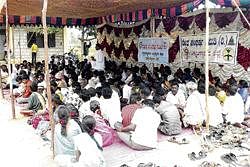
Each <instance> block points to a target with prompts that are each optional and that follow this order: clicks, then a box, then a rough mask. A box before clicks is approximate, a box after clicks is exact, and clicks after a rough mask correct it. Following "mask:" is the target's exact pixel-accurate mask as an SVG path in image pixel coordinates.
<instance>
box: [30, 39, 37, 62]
mask: <svg viewBox="0 0 250 167" xmlns="http://www.w3.org/2000/svg"><path fill="white" fill-rule="evenodd" d="M31 52H32V64H33V65H35V64H36V54H37V52H38V46H37V44H36V43H35V42H33V44H32V46H31Z"/></svg>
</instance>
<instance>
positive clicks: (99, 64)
mask: <svg viewBox="0 0 250 167" xmlns="http://www.w3.org/2000/svg"><path fill="white" fill-rule="evenodd" d="M104 56H105V53H104V52H103V51H102V50H97V51H96V56H95V59H96V61H95V67H93V68H94V69H95V70H99V71H103V70H104V66H105V64H104V63H105V60H104Z"/></svg>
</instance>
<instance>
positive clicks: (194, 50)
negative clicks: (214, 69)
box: [180, 31, 239, 64]
mask: <svg viewBox="0 0 250 167" xmlns="http://www.w3.org/2000/svg"><path fill="white" fill-rule="evenodd" d="M238 40H239V32H238V31H225V32H219V33H210V34H209V42H208V44H209V50H208V53H209V62H210V63H219V64H236V60H237V50H238ZM180 56H181V58H182V61H183V62H204V61H205V34H199V35H190V36H185V37H180Z"/></svg>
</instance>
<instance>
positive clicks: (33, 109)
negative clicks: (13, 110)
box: [21, 82, 46, 114]
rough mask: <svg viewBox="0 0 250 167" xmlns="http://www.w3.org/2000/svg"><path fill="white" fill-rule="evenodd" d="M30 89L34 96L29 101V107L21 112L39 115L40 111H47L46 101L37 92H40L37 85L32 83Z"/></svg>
mask: <svg viewBox="0 0 250 167" xmlns="http://www.w3.org/2000/svg"><path fill="white" fill-rule="evenodd" d="M30 89H31V92H32V94H31V95H30V97H29V99H28V106H27V107H26V108H25V109H24V110H23V111H21V113H22V114H25V113H32V114H35V113H38V112H39V110H42V111H44V109H45V104H46V101H45V98H44V97H43V95H42V94H40V93H38V92H37V90H38V86H37V83H35V82H32V84H31V86H30Z"/></svg>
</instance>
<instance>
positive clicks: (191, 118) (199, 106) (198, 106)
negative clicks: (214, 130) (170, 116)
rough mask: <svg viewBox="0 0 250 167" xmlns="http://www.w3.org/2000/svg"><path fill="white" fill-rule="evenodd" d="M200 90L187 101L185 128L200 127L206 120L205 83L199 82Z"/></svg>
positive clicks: (184, 118) (184, 119)
mask: <svg viewBox="0 0 250 167" xmlns="http://www.w3.org/2000/svg"><path fill="white" fill-rule="evenodd" d="M197 89H198V90H196V91H194V92H193V93H192V94H191V95H190V96H189V97H188V99H187V102H186V106H185V107H184V117H183V124H184V126H186V127H187V126H189V125H190V126H194V127H195V126H199V125H201V124H202V123H203V122H204V121H205V118H206V113H205V82H204V81H199V82H198V88H197Z"/></svg>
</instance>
